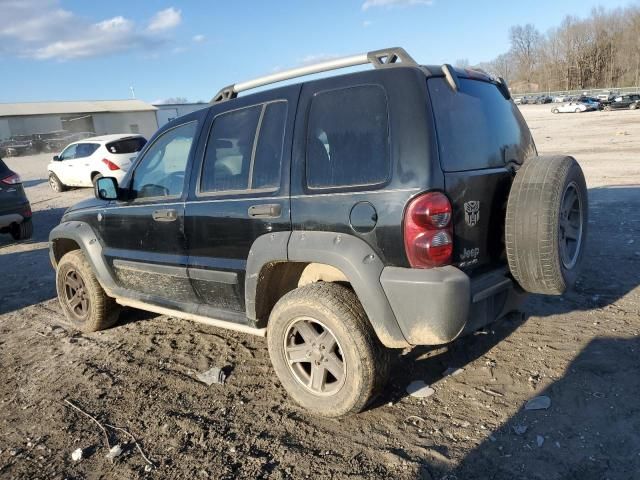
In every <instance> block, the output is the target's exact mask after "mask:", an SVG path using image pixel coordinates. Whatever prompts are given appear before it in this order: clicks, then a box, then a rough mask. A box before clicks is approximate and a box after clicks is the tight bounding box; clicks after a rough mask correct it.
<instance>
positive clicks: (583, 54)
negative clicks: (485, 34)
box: [478, 5, 640, 91]
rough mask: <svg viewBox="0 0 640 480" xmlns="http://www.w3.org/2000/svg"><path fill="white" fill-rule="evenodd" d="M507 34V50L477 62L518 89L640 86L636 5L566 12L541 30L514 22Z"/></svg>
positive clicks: (639, 14) (639, 10)
mask: <svg viewBox="0 0 640 480" xmlns="http://www.w3.org/2000/svg"><path fill="white" fill-rule="evenodd" d="M509 40H510V46H511V48H510V50H509V52H507V53H504V54H502V55H499V56H498V57H496V58H495V59H494V60H492V61H490V62H486V63H483V64H480V65H478V66H481V67H482V68H483V69H484V70H486V71H488V72H490V73H492V74H493V75H496V76H500V77H503V78H505V79H506V80H507V81H508V82H509V83H511V84H518V85H519V87H520V88H521V89H528V88H534V87H535V88H539V89H540V90H549V91H550V90H562V89H566V90H572V89H586V88H603V87H622V86H639V87H640V5H632V6H629V7H626V8H618V9H605V8H602V7H599V8H596V9H593V10H592V11H591V13H590V15H589V16H588V17H586V18H578V17H574V16H566V17H565V18H564V19H563V20H562V22H561V23H560V25H558V27H557V28H553V29H550V30H549V31H548V32H546V33H545V34H540V33H539V32H538V30H537V29H536V28H535V26H533V25H531V24H527V25H516V26H513V27H511V29H510V31H509Z"/></svg>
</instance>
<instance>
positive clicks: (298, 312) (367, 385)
mask: <svg viewBox="0 0 640 480" xmlns="http://www.w3.org/2000/svg"><path fill="white" fill-rule="evenodd" d="M268 344H269V355H270V357H271V362H272V364H273V368H274V370H275V371H276V374H277V375H278V378H279V379H280V381H281V382H282V385H283V386H284V388H285V389H286V390H287V392H288V393H289V394H290V395H291V397H292V398H293V399H294V400H295V401H296V402H298V403H299V404H300V405H301V406H302V407H304V408H306V409H307V410H309V411H311V412H312V413H314V414H317V415H322V416H325V417H338V416H341V415H346V414H349V413H356V412H359V411H361V410H362V409H363V408H364V407H365V406H366V405H367V403H368V402H369V400H370V399H371V398H372V396H373V395H374V394H375V392H376V390H377V389H379V388H380V387H381V386H382V384H383V383H384V381H385V379H386V372H387V369H388V357H387V351H386V349H385V348H384V347H383V346H382V345H381V344H380V342H379V341H378V339H377V337H376V335H375V333H374V332H373V329H372V328H371V325H370V323H369V320H368V319H367V316H366V314H365V313H364V310H363V308H362V305H361V304H360V302H359V301H358V298H357V297H356V295H355V294H354V293H353V291H351V290H350V289H348V288H346V287H343V286H341V285H338V284H335V283H325V282H319V283H314V284H311V285H306V286H304V287H300V288H298V289H296V290H293V291H292V292H289V293H288V294H287V295H285V296H284V297H282V298H281V299H280V300H279V301H278V303H277V304H276V306H275V307H274V309H273V311H272V312H271V316H270V319H269V326H268Z"/></svg>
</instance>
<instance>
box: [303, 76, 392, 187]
mask: <svg viewBox="0 0 640 480" xmlns="http://www.w3.org/2000/svg"><path fill="white" fill-rule="evenodd" d="M387 110H388V109H387V97H386V94H385V91H384V90H383V89H382V87H379V86H376V85H361V86H356V87H349V88H343V89H339V90H330V91H326V92H321V93H318V94H316V95H315V96H314V98H313V100H312V102H311V109H310V111H309V123H308V129H307V153H306V171H307V186H308V187H309V188H311V189H314V188H315V189H321V188H334V187H346V186H365V185H377V184H381V183H383V182H385V181H386V180H387V179H388V178H389V173H390V168H391V160H390V155H389V115H388V111H387Z"/></svg>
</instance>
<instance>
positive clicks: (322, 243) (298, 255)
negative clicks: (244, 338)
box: [245, 231, 408, 348]
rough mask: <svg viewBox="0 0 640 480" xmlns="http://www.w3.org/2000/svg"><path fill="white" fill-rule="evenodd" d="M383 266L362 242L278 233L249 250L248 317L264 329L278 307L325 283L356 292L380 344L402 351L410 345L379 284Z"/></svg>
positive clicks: (324, 235) (329, 235)
mask: <svg viewBox="0 0 640 480" xmlns="http://www.w3.org/2000/svg"><path fill="white" fill-rule="evenodd" d="M383 267H384V265H383V263H382V260H381V259H380V258H379V257H378V256H377V255H376V254H375V252H374V251H373V250H372V249H371V247H370V246H369V245H368V244H367V243H365V242H364V241H363V240H361V239H359V238H357V237H355V236H352V235H348V234H339V233H332V232H309V231H294V232H279V233H273V234H266V235H263V236H261V237H259V238H258V239H257V240H256V241H255V242H254V244H253V245H252V247H251V251H250V253H249V258H248V261H247V272H246V277H245V304H246V311H247V317H248V318H249V319H250V320H253V321H255V322H256V323H257V324H259V325H261V326H264V325H265V324H266V323H267V321H268V317H269V314H270V312H271V310H272V309H273V307H274V306H275V304H276V303H277V301H278V300H279V299H280V298H281V297H282V296H283V295H285V294H286V293H288V292H289V291H291V290H293V289H295V288H298V287H299V286H302V285H307V284H310V283H314V282H318V281H325V282H336V283H343V284H346V285H348V286H350V288H352V289H353V291H354V292H355V294H356V295H357V297H358V299H359V300H360V302H361V303H362V306H363V308H364V310H365V312H366V313H367V316H368V318H369V321H370V322H371V325H372V327H373V328H374V330H375V331H376V334H377V336H378V338H379V339H380V341H381V342H382V343H383V344H384V345H386V346H387V347H393V348H402V347H406V346H408V342H407V341H406V339H405V337H404V336H403V335H402V332H401V330H400V327H399V325H398V322H397V320H396V318H395V316H394V314H393V311H392V310H391V306H390V305H389V302H388V300H387V297H386V295H385V293H384V290H383V288H382V285H381V283H380V275H381V273H382V269H383Z"/></svg>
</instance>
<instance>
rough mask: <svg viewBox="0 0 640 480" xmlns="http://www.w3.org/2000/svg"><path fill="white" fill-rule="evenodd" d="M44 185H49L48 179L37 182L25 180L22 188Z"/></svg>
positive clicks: (37, 180) (36, 180)
mask: <svg viewBox="0 0 640 480" xmlns="http://www.w3.org/2000/svg"><path fill="white" fill-rule="evenodd" d="M42 183H47V179H46V178H37V179H35V180H25V181H23V182H22V186H23V187H24V188H29V187H35V186H36V185H40V184H42Z"/></svg>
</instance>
